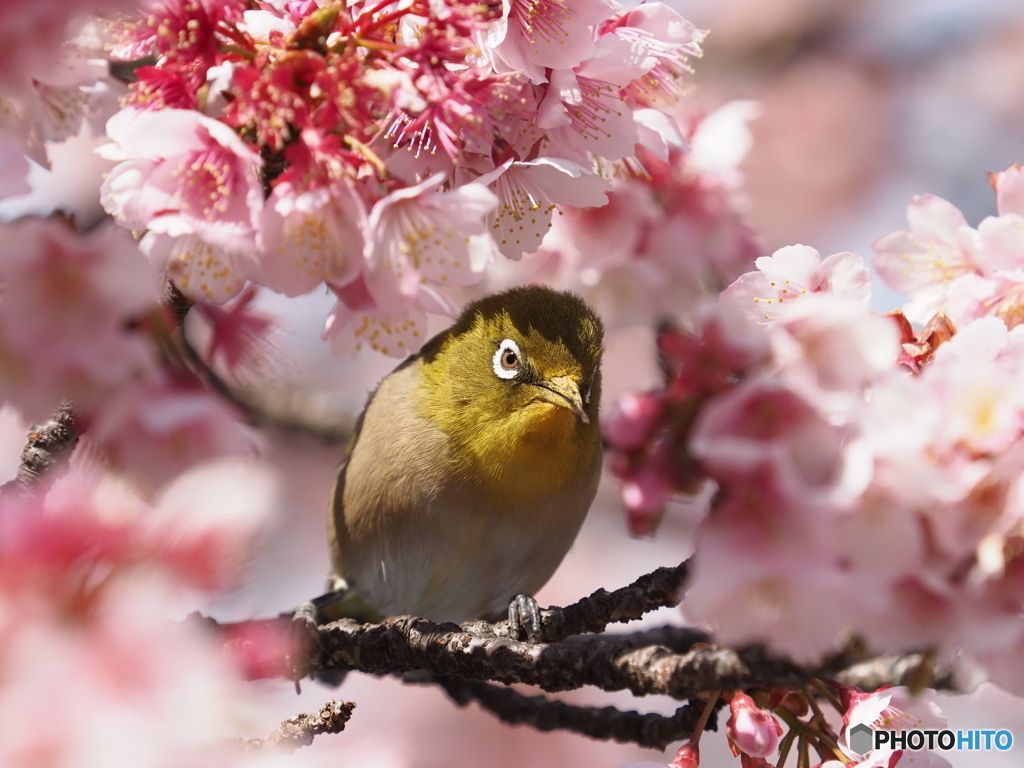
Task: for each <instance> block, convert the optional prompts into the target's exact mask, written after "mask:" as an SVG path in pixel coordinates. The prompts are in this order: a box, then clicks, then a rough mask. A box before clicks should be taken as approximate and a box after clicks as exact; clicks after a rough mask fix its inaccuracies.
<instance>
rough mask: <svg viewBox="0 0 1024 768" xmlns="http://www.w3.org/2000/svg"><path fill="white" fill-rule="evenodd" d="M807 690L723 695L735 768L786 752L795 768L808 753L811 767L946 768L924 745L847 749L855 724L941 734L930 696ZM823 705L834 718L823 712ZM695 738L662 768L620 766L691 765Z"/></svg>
mask: <svg viewBox="0 0 1024 768" xmlns="http://www.w3.org/2000/svg"><path fill="white" fill-rule="evenodd" d="M812 686H813V694H812V688H804V689H803V690H802V691H798V690H795V689H785V688H784V689H779V690H776V691H772V692H768V691H763V690H761V691H757V692H755V694H754V696H751V695H749V694H746V693H744V692H742V691H733V692H732V693H729V694H727V695H726V698H727V699H728V702H729V720H728V721H727V723H726V725H725V735H726V738H727V740H728V743H729V748H730V749H731V750H732V753H733V755H735V756H737V757H739V764H740V766H741V768H774V766H775V765H780V766H781V765H784V764H785V763H786V762H787V759H788V758H789V757H790V756H791V755H799V757H798V760H797V764H798V765H806V766H808V768H810V766H811V762H810V760H811V759H812V758H811V757H810V754H811V750H813V751H814V752H815V753H816V754H817V756H818V759H819V762H817V763H816V764H815V765H814V767H813V768H844V767H847V766H848V767H856V766H859V767H860V768H894V767H895V766H896V765H899V764H900V763H901V761H902V758H903V757H904V756H907V757H909V758H910V759H909V760H908V761H907V762H908V763H910V762H912V763H914V764H920V765H926V766H930V768H949V762H948V761H947V760H946V759H945V758H943V757H942V756H940V755H939V754H938V753H937V752H934V751H931V748H929V749H918V750H915V751H914V752H913V753H912V755H911V754H907V752H906V750H904V749H902V748H895V747H894V746H893V745H892V742H891V741H888V742H886V743H884V744H881V743H880V744H879V745H878V746H877V747H875V746H874V744H872V745H871V748H870V749H867V750H866V751H865V750H864V745H863V744H861V743H859V742H857V741H856V739H854V744H853V745H851V730H852V729H858V727H859V726H868V727H869V728H871V729H872V730H873V731H909V730H930V731H931V732H932V733H936V732H938V731H940V730H943V729H945V727H946V719H945V717H943V715H942V713H941V711H940V710H939V708H938V707H937V706H936V705H935V703H934V702H933V698H934V696H935V692H934V691H924V692H921V693H914V692H912V691H911V690H909V689H908V688H906V687H902V686H900V687H896V688H891V687H884V688H880V689H879V690H877V691H875V692H873V693H865V692H864V691H861V690H860V689H859V688H856V687H854V686H849V685H843V684H841V683H837V682H835V681H830V682H829V683H825V682H824V681H821V680H814V681H812ZM819 701H820V702H821V703H820V704H819ZM712 703H713V702H712ZM826 703H827V704H828V705H830V706H831V707H832V708H833V709H834V713H833V712H829V713H827V712H826V710H823V708H822V707H823V706H824V705H825V704H826ZM837 715H841V716H842V725H841V726H839V727H837V725H838V724H837V723H836V722H835V719H836V716H837ZM702 735H703V732H702V730H701V727H700V726H699V725H698V729H697V731H696V732H695V734H694V736H693V737H691V738H690V739H689V740H688V741H687V742H686V743H685V744H684V745H683V746H682V747H680V749H679V751H678V752H677V753H676V755H675V757H674V758H673V759H672V762H670V763H668V764H667V765H666V764H664V763H653V762H650V763H634V764H632V765H629V766H625V768H698V766H699V765H700V740H701V736H702ZM852 735H856V732H855V733H854V734H852ZM854 746H856V747H858V749H854ZM933 746H934V741H933ZM776 754H777V755H778V758H777V759H775V762H774V763H772V762H769V761H768V758H772V757H773V756H774V755H776Z"/></svg>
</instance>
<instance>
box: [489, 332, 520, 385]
mask: <svg viewBox="0 0 1024 768" xmlns="http://www.w3.org/2000/svg"><path fill="white" fill-rule="evenodd" d="M521 360H522V353H521V352H520V351H519V345H517V344H516V343H515V342H514V341H512V339H505V340H504V341H503V342H501V344H499V345H498V349H497V351H496V352H495V353H494V358H493V360H492V361H491V362H492V365H493V366H494V373H495V374H497V376H498V378H501V379H514V378H515V377H516V376H517V375H519V365H520V361H521Z"/></svg>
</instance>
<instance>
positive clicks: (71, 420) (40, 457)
mask: <svg viewBox="0 0 1024 768" xmlns="http://www.w3.org/2000/svg"><path fill="white" fill-rule="evenodd" d="M79 434H80V433H79V431H78V427H77V425H76V423H75V414H74V411H73V409H72V406H71V403H70V402H63V403H61V404H60V407H59V408H58V409H57V410H56V412H55V413H54V414H53V416H52V417H50V420H49V421H48V422H46V423H45V424H43V425H42V426H38V427H33V428H32V429H31V430H30V431H29V433H28V441H27V442H26V444H25V448H24V449H23V450H22V452H21V463H20V464H19V465H18V474H17V476H16V477H15V478H14V479H13V480H11V481H10V482H8V483H5V484H4V485H3V486H2V487H0V493H3V492H4V491H7V490H9V489H17V490H19V491H21V492H22V493H26V492H28V491H30V490H33V489H34V488H36V487H38V486H39V483H40V480H41V479H42V477H43V475H44V474H45V473H47V472H48V471H49V470H50V469H51V468H52V467H53V466H54V465H55V464H57V463H59V462H61V461H64V460H65V459H66V458H67V457H68V456H69V455H70V453H71V451H72V449H73V448H74V447H75V445H76V444H77V443H78V438H79Z"/></svg>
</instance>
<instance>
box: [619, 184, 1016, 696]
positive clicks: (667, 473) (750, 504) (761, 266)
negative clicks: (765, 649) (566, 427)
mask: <svg viewBox="0 0 1024 768" xmlns="http://www.w3.org/2000/svg"><path fill="white" fill-rule="evenodd" d="M995 179H996V184H997V190H998V192H999V193H1000V199H1001V201H1004V200H1005V198H1007V197H1009V196H1010V195H1011V190H1012V189H1013V184H1015V183H1016V180H1017V171H1016V169H1015V168H1013V169H1010V170H1009V171H1007V172H1006V173H1005V174H1000V175H998V176H996V177H995ZM920 205H921V203H920V202H919V201H916V202H915V204H914V205H912V218H911V221H912V226H914V231H913V232H912V233H894V234H893V235H889V236H886V237H884V238H882V239H881V240H879V242H878V244H877V245H876V247H877V248H878V249H879V252H880V253H881V254H882V258H887V256H888V255H889V254H892V253H894V252H896V251H900V252H901V254H902V256H901V258H902V261H903V262H904V263H906V262H907V259H908V256H907V254H909V260H910V261H911V262H912V263H920V262H923V261H924V260H925V259H926V258H927V257H928V254H931V255H932V256H933V257H934V259H935V261H936V262H937V264H936V265H934V266H935V268H936V269H937V268H938V267H939V266H940V265H943V264H949V263H951V262H950V251H949V250H947V251H945V252H943V253H941V254H940V253H937V251H938V248H937V246H936V245H935V244H936V243H937V242H938V241H939V240H941V241H942V242H943V243H946V244H947V245H948V244H949V243H950V242H951V240H950V239H948V238H949V237H951V236H952V235H951V232H952V230H950V229H949V228H948V227H947V228H943V226H940V223H941V224H942V225H945V224H947V223H949V218H948V217H946V218H941V219H939V223H937V222H936V220H935V219H934V218H933V219H928V218H927V217H925V216H922V215H921V214H922V211H921V210H920V208H915V206H920ZM928 205H931V206H933V208H932V209H931V210H932V211H933V212H934V210H935V208H934V207H935V205H936V203H935V202H934V199H932V200H931V201H930V202H929V203H928ZM1007 205H1008V203H1005V202H1001V203H1000V210H1001V211H1004V212H1003V213H1002V214H1001V216H1000V217H999V218H1000V219H1002V220H1003V221H1001V222H997V223H993V224H990V225H983V228H982V229H985V230H986V231H992V230H996V229H999V228H1004V229H1002V231H1004V233H1005V232H1007V231H1008V230H1009V227H1010V225H1013V223H1014V221H1013V220H1014V218H1015V217H1016V214H1013V213H1007V212H1006V211H1007V210H1008V208H1007V207H1006V206H1007ZM941 210H943V211H945V212H946V213H949V207H948V206H944V207H942V209H941ZM987 221H990V222H991V221H992V220H987ZM1007 222H1008V224H1007ZM956 232H958V233H959V235H960V236H961V238H962V241H963V242H966V241H970V240H971V239H972V238H971V230H969V228H967V227H966V225H963V226H962V227H960V228H959V229H956ZM929 237H931V239H928V238H929ZM942 238H946V239H942ZM915 244H916V246H917V247H918V250H916V251H914V250H912V246H913V245H915ZM950 248H951V246H950ZM993 248H994V246H991V247H989V249H987V250H976V251H970V252H971V253H973V254H975V255H978V254H982V253H984V254H992V253H993V252H994V250H993ZM966 252H967V251H966V250H965V251H962V252H960V253H966ZM1011 253H1012V249H1010V248H1009V247H1007V248H1006V250H1004V251H1003V252H1002V255H1003V257H1004V260H1003V261H1002V262H1001V269H998V270H997V269H994V268H993V269H990V270H988V271H985V272H984V273H983V274H982V273H981V272H980V268H979V272H971V273H967V272H965V273H964V275H963V276H962V277H961V278H960V279H961V280H962V281H964V283H967V284H969V285H972V286H974V287H975V288H977V287H978V286H981V285H982V284H984V286H985V287H986V288H991V290H980V289H979V290H975V291H974V292H973V293H970V292H969V291H967V290H966V288H963V287H961V286H959V285H957V284H953V285H951V286H950V285H949V284H948V283H942V284H941V285H942V287H943V288H944V289H945V288H948V291H949V297H950V298H949V300H948V302H947V303H946V305H945V308H946V309H948V310H950V311H951V313H952V316H953V317H955V318H956V320H957V321H959V323H961V325H957V324H956V323H954V322H952V321H951V320H949V319H948V318H945V317H944V316H940V317H939V318H936V319H935V320H933V322H932V324H931V326H930V328H929V329H926V332H924V333H921V334H915V333H914V332H913V330H912V327H911V326H910V324H909V323H908V322H907V320H906V318H905V317H903V316H902V315H900V314H897V315H894V316H890V317H885V316H881V315H878V314H876V313H874V312H872V311H870V310H869V309H868V307H867V301H868V298H869V296H870V275H869V273H868V271H867V268H866V267H865V265H864V264H863V261H862V260H861V259H860V258H859V257H857V256H854V255H853V254H846V253H843V254H835V255H832V256H829V257H828V258H825V259H822V258H821V257H820V256H819V255H818V253H817V252H816V251H814V250H813V249H811V248H809V247H806V246H791V247H787V248H783V249H781V250H779V251H777V252H776V253H775V254H774V255H773V256H771V257H762V258H760V259H758V260H757V262H756V264H757V267H758V270H757V271H756V272H751V273H748V274H746V275H743V276H742V277H740V278H739V279H738V280H737V281H736V282H735V283H733V285H731V286H730V287H729V288H728V289H727V290H725V291H724V292H723V293H722V295H721V297H720V299H719V301H718V302H717V303H716V304H713V305H709V306H706V307H705V308H704V310H703V312H702V313H701V314H700V315H699V317H698V320H697V323H696V327H695V328H694V329H693V330H692V331H688V332H683V331H680V330H676V329H665V330H664V331H663V332H662V334H661V337H660V340H659V344H660V349H661V352H662V355H663V357H664V358H665V361H666V368H667V371H668V373H669V378H668V381H667V383H666V386H665V387H663V388H661V389H659V390H656V391H653V392H648V393H633V394H630V395H626V396H624V397H623V398H622V399H621V400H620V401H619V402H618V403H616V405H615V406H614V407H613V410H612V413H611V414H610V418H609V419H608V421H607V425H606V431H605V435H606V438H607V440H608V441H609V443H610V444H611V446H612V448H613V456H612V469H613V471H614V472H616V474H618V475H619V476H620V477H622V478H623V480H624V484H623V498H624V501H625V503H626V506H627V508H628V510H629V512H630V523H631V528H632V529H633V531H634V532H636V533H641V534H643V533H650V532H651V531H653V530H654V528H655V527H656V525H657V523H658V521H659V519H660V515H661V514H662V513H663V511H664V508H665V504H666V502H667V501H668V500H669V498H670V497H671V496H672V495H673V494H674V493H676V492H678V491H684V492H693V491H695V490H696V489H697V488H699V487H700V486H701V484H702V483H703V482H705V481H713V483H714V485H715V488H716V491H715V494H714V503H713V504H712V508H711V510H710V511H709V513H708V515H707V517H706V519H705V520H704V521H703V522H702V524H701V527H700V529H699V533H698V537H697V543H696V552H695V555H694V557H693V576H692V579H691V582H690V584H689V586H688V589H687V593H686V598H685V601H684V603H683V609H684V612H685V613H686V614H687V616H688V617H689V618H691V619H693V620H696V621H699V622H703V623H707V624H710V625H712V626H713V627H714V628H715V630H716V633H717V636H718V637H719V638H720V639H721V640H722V641H723V642H727V643H740V644H742V643H749V642H768V643H770V644H771V645H772V647H774V648H775V649H777V650H779V651H782V652H786V653H789V654H791V655H793V656H794V657H796V658H799V659H804V660H812V659H817V658H820V657H821V655H823V654H825V653H827V652H829V651H831V650H834V649H835V648H836V647H837V645H838V644H839V643H841V642H842V641H844V640H845V639H847V638H849V637H851V636H858V637H860V638H862V639H863V640H865V641H866V642H867V643H868V644H869V645H870V646H871V647H874V648H877V649H879V650H885V651H893V652H900V651H909V650H913V649H920V648H922V647H928V648H933V649H936V650H938V651H940V652H941V653H945V654H950V655H952V654H954V653H957V652H959V651H965V652H966V654H967V657H968V658H971V659H973V661H974V662H975V663H977V664H979V665H981V666H982V667H983V668H984V669H985V670H986V671H987V673H988V675H989V676H990V678H991V679H993V680H994V681H996V682H998V683H1000V684H1002V685H1004V686H1005V687H1007V688H1008V689H1010V690H1015V691H1021V690H1024V678H1022V677H1021V675H1020V669H1022V668H1024V667H1022V664H1021V661H1022V658H1024V621H1022V619H1021V606H1022V605H1024V570H1022V569H1024V558H1022V554H1021V553H1022V550H1021V547H1020V542H1021V541H1022V540H1024V525H1022V522H1021V521H1022V520H1024V515H1022V506H1021V503H1022V500H1024V475H1022V470H1024V463H1022V461H1024V452H1022V442H1021V438H1022V437H1024V401H1022V399H1021V395H1020V392H1021V390H1022V388H1021V386H1020V382H1021V380H1022V376H1024V343H1022V342H1024V335H1022V333H1024V332H1022V330H1021V328H1020V327H1019V326H1017V325H1016V324H1014V323H1013V322H1012V321H1011V318H1012V317H1013V315H1014V313H1013V311H1012V306H1013V305H1012V297H1011V296H1010V292H1008V291H1005V290H1000V289H999V288H998V287H997V286H1005V285H1006V284H1007V281H1011V280H1012V275H1013V274H1014V270H1015V269H1017V267H1014V265H1013V263H1012V260H1011V258H1010V256H1011ZM1016 259H1017V264H1019V265H1024V248H1021V249H1019V250H1017V251H1016ZM890 263H891V262H890ZM923 271H924V270H922V272H923ZM903 274H904V277H906V273H903ZM919 277H920V276H916V277H914V278H913V279H918V278H919ZM908 279H910V278H908ZM969 293H970V295H971V296H972V297H973V303H971V302H970V301H968V300H967V299H966V298H965V296H966V295H967V294H969ZM997 295H998V296H1000V297H1002V299H1003V301H1002V303H1000V304H997V303H996V302H994V301H993V297H994V296H997ZM954 299H956V301H954ZM916 300H918V301H920V297H917V299H916ZM934 306H935V307H936V308H938V307H939V306H940V305H938V304H936V305H934ZM910 309H911V310H913V307H911V308H910ZM1003 310H1005V311H1003Z"/></svg>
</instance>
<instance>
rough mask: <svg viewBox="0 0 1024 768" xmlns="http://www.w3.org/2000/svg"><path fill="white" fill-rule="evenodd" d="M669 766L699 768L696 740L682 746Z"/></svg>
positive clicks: (698, 749) (698, 751)
mask: <svg viewBox="0 0 1024 768" xmlns="http://www.w3.org/2000/svg"><path fill="white" fill-rule="evenodd" d="M669 765H670V766H674V768H699V766H700V748H699V747H698V746H697V744H696V740H693V741H688V742H686V743H685V744H683V746H681V747H680V748H679V750H678V751H677V752H676V756H675V757H673V758H672V762H671V763H669Z"/></svg>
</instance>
